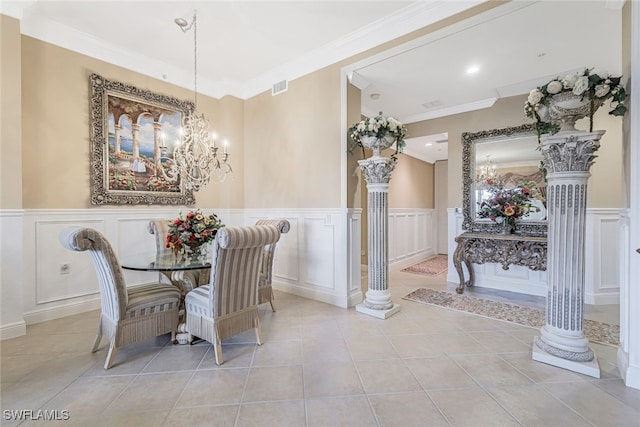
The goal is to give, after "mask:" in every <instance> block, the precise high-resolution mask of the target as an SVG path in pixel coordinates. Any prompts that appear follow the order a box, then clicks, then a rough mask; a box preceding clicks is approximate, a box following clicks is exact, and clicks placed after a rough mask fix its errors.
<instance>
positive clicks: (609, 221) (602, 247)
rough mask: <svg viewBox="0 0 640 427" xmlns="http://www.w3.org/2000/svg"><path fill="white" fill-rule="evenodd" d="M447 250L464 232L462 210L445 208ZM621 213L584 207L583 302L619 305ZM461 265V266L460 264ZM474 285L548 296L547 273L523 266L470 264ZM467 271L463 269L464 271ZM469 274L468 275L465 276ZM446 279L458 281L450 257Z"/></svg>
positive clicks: (617, 210) (615, 210)
mask: <svg viewBox="0 0 640 427" xmlns="http://www.w3.org/2000/svg"><path fill="white" fill-rule="evenodd" d="M447 213H448V216H449V230H448V231H449V233H448V234H449V253H450V254H452V255H453V253H454V251H455V248H456V242H455V237H456V236H457V235H459V234H461V233H462V232H463V230H462V220H463V215H462V211H461V210H460V209H459V208H456V209H448V210H447ZM620 215H621V209H587V218H586V236H585V265H586V268H585V303H586V304H618V303H619V302H620V274H619V272H620V269H619V268H620V265H619V264H620V263H619V260H620V237H621V236H620V231H619V230H620ZM463 268H464V267H463ZM473 269H474V272H475V274H476V277H475V286H478V287H486V288H492V289H500V290H507V291H512V292H518V293H523V294H529V295H537V296H546V295H547V275H546V272H544V271H532V270H529V269H528V268H526V267H521V266H510V267H509V270H503V269H502V266H501V265H499V264H494V263H488V264H480V265H479V264H473ZM465 274H466V270H465ZM467 277H468V276H467ZM447 281H448V282H451V283H455V284H459V283H460V279H459V277H458V273H457V272H456V269H455V268H454V266H453V256H450V257H449V270H448V272H447Z"/></svg>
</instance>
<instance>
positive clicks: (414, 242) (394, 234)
mask: <svg viewBox="0 0 640 427" xmlns="http://www.w3.org/2000/svg"><path fill="white" fill-rule="evenodd" d="M433 218H434V215H433V209H408V208H404V209H389V265H393V266H395V267H399V268H401V267H404V266H406V265H411V264H413V263H415V262H418V261H420V260H422V259H425V258H428V257H429V256H431V255H435V253H436V251H435V246H436V242H435V241H434V239H433V236H434V235H435V233H434V227H435V226H436V224H435V223H434V221H433Z"/></svg>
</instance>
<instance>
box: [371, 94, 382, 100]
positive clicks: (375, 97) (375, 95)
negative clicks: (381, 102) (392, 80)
mask: <svg viewBox="0 0 640 427" xmlns="http://www.w3.org/2000/svg"><path fill="white" fill-rule="evenodd" d="M369 98H371V99H373V100H376V99H380V94H379V93H372V94H371V95H369Z"/></svg>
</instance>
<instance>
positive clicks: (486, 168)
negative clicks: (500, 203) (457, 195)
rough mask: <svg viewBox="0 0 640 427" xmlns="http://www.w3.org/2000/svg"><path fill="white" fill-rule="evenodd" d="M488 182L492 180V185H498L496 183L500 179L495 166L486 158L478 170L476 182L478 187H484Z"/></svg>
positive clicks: (489, 157)
mask: <svg viewBox="0 0 640 427" xmlns="http://www.w3.org/2000/svg"><path fill="white" fill-rule="evenodd" d="M488 180H492V181H493V185H498V184H499V182H498V181H500V177H499V175H498V173H497V172H496V165H494V164H493V162H492V161H491V156H487V160H485V162H484V164H483V165H481V166H480V167H479V168H478V177H477V179H476V182H478V183H479V184H480V185H486V184H487V181H488Z"/></svg>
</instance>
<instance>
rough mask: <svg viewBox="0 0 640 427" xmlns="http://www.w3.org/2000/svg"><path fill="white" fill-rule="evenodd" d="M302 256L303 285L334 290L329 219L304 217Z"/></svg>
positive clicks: (333, 266) (331, 229) (332, 233)
mask: <svg viewBox="0 0 640 427" xmlns="http://www.w3.org/2000/svg"><path fill="white" fill-rule="evenodd" d="M303 224H304V226H303V233H304V238H303V239H302V254H301V256H302V257H303V258H304V259H305V263H304V265H305V269H304V279H303V282H304V284H305V285H311V286H320V287H322V288H326V289H331V290H333V289H334V286H335V283H334V281H333V276H334V274H335V262H334V257H333V250H334V245H335V230H334V225H333V224H331V222H330V218H314V217H305V218H304V222H303Z"/></svg>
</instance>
